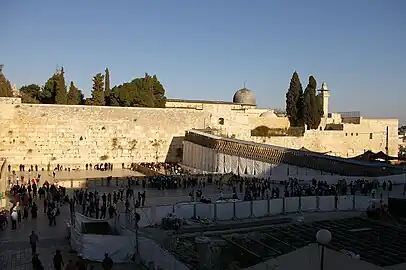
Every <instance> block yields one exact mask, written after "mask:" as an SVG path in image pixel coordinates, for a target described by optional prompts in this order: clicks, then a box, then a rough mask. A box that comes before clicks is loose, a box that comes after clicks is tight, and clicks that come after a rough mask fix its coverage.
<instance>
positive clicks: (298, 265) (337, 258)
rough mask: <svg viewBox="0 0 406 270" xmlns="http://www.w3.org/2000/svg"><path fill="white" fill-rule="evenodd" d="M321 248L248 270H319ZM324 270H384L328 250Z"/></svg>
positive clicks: (305, 249) (303, 250)
mask: <svg viewBox="0 0 406 270" xmlns="http://www.w3.org/2000/svg"><path fill="white" fill-rule="evenodd" d="M319 268H320V247H319V245H318V244H310V245H308V246H305V247H303V248H300V249H297V250H295V251H292V252H290V253H288V254H285V255H282V256H279V257H277V258H274V259H270V260H268V261H266V262H264V263H260V264H256V265H254V266H251V267H249V268H245V269H246V270H266V269H275V270H291V269H319ZM324 269H328V270H342V269H346V270H383V269H384V268H382V267H380V266H376V265H374V264H371V263H368V262H365V261H362V260H357V259H354V258H352V257H350V256H348V255H347V254H345V253H343V252H338V251H335V250H331V249H328V248H326V249H325V252H324Z"/></svg>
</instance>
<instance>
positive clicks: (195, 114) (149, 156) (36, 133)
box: [0, 99, 206, 169]
mask: <svg viewBox="0 0 406 270" xmlns="http://www.w3.org/2000/svg"><path fill="white" fill-rule="evenodd" d="M11 100H14V101H13V102H14V103H13V102H5V103H1V102H2V100H0V107H1V110H2V113H1V114H0V137H1V140H0V155H1V156H3V157H5V158H7V159H8V162H9V163H10V164H12V166H13V169H16V166H18V165H19V164H25V165H31V164H34V165H36V164H37V165H39V166H40V168H46V167H47V166H48V164H50V165H51V168H53V167H54V166H56V164H61V165H62V164H63V165H65V166H71V167H72V168H73V167H75V166H81V167H82V168H83V167H84V164H86V163H92V164H96V163H105V162H111V163H113V164H120V166H121V163H126V164H129V163H132V162H154V161H159V162H162V161H165V160H166V161H172V162H176V161H179V160H181V158H182V142H183V136H184V134H185V130H187V129H191V128H203V127H204V123H205V119H206V113H204V112H202V111H197V110H188V109H170V108H165V109H158V108H124V107H97V106H71V105H69V106H68V105H45V104H40V105H37V104H35V105H34V104H20V103H18V102H17V101H18V100H19V99H11ZM17 169H18V168H17Z"/></svg>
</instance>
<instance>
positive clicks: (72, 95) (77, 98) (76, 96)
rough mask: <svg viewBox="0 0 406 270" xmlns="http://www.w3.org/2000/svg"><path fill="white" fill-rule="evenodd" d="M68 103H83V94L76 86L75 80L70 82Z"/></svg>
mask: <svg viewBox="0 0 406 270" xmlns="http://www.w3.org/2000/svg"><path fill="white" fill-rule="evenodd" d="M67 104H69V105H80V104H83V94H82V92H81V91H80V90H79V89H78V88H77V87H76V85H75V83H74V82H73V81H71V82H70V86H69V92H68V98H67Z"/></svg>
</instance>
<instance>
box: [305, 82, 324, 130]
mask: <svg viewBox="0 0 406 270" xmlns="http://www.w3.org/2000/svg"><path fill="white" fill-rule="evenodd" d="M316 88H317V82H316V79H315V78H314V77H313V76H310V77H309V83H308V85H307V87H306V89H305V91H304V122H305V124H306V125H307V128H308V129H317V128H318V127H319V125H320V122H321V117H322V116H323V109H322V107H321V104H320V99H319V98H318V97H317V96H316Z"/></svg>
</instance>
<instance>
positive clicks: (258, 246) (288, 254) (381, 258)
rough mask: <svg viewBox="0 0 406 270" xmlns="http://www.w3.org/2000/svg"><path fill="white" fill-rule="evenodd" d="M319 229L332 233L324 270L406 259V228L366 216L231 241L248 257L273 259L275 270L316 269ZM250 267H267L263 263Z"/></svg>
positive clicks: (369, 269)
mask: <svg viewBox="0 0 406 270" xmlns="http://www.w3.org/2000/svg"><path fill="white" fill-rule="evenodd" d="M320 229H328V230H329V231H330V232H331V234H332V240H331V242H330V244H329V245H327V246H326V247H327V251H326V257H325V265H326V268H325V269H329V270H330V269H331V270H335V269H337V270H339V269H346V270H350V269H351V270H353V269H354V270H355V269H365V270H378V269H384V268H382V267H388V266H391V267H394V266H397V265H399V264H404V263H405V262H406V251H404V248H403V247H404V246H406V230H405V229H403V228H401V227H396V226H394V225H391V224H387V223H381V222H379V221H373V220H369V219H367V218H363V217H353V218H346V219H334V220H324V221H316V222H313V223H297V224H290V225H285V226H280V227H276V226H275V227H272V228H269V229H262V230H259V231H255V232H253V233H250V234H248V235H241V236H240V238H238V237H236V236H235V235H232V236H231V240H229V241H231V242H233V243H234V244H235V246H237V247H240V248H241V249H242V250H243V251H249V255H247V256H248V257H250V256H252V257H256V258H261V260H262V261H263V262H267V261H268V260H270V261H268V265H269V264H271V266H272V265H275V264H276V265H278V266H279V268H275V269H278V270H279V269H281V270H288V269H299V268H301V269H317V268H318V266H320V260H319V252H318V245H317V244H315V243H316V233H317V231H318V230H320ZM224 237H227V235H225V236H224ZM303 247H304V248H303ZM246 254H247V252H246ZM347 254H348V255H347ZM350 254H352V255H359V260H358V259H355V258H351V257H350V256H349V255H350ZM247 259H248V258H241V260H247ZM334 264H337V266H340V268H336V266H334ZM298 266H301V267H298ZM355 267H357V268H355ZM248 269H249V270H259V269H266V268H264V265H262V267H261V263H260V264H258V265H255V266H252V267H249V268H248ZM267 269H272V268H267ZM389 269H390V268H389Z"/></svg>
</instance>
